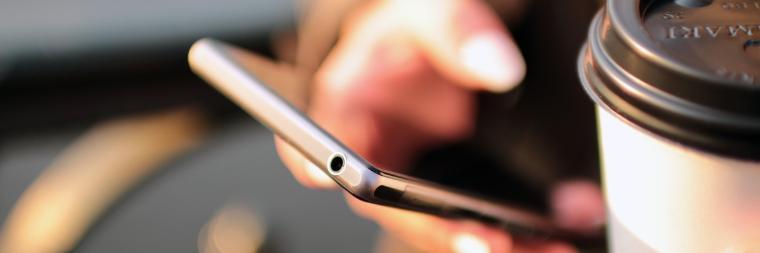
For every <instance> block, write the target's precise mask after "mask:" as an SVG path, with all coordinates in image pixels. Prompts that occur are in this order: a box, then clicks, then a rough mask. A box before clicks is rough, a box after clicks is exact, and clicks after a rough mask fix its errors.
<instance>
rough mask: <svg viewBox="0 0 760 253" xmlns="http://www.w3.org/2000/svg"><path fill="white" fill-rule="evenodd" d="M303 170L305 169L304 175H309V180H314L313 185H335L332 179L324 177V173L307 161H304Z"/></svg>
mask: <svg viewBox="0 0 760 253" xmlns="http://www.w3.org/2000/svg"><path fill="white" fill-rule="evenodd" d="M304 168H306V169H305V170H306V174H307V175H309V178H311V179H312V180H314V183H316V184H318V185H319V186H322V187H327V186H331V185H332V184H334V183H335V182H333V180H332V178H330V177H329V176H327V175H325V172H324V171H322V170H321V169H319V167H317V166H316V165H314V164H313V163H311V162H310V161H309V160H304Z"/></svg>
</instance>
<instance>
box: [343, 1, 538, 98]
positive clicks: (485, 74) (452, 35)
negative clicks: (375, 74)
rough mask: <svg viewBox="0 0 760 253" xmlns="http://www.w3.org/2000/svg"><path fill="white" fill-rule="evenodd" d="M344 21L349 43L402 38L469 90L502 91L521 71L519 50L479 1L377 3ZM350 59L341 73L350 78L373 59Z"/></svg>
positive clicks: (361, 44)
mask: <svg viewBox="0 0 760 253" xmlns="http://www.w3.org/2000/svg"><path fill="white" fill-rule="evenodd" d="M421 14H424V15H421ZM346 23H347V24H348V25H347V26H346V27H345V28H344V31H343V33H344V34H346V35H348V36H346V37H347V38H344V39H343V40H345V41H350V42H349V43H348V44H350V45H354V47H357V48H360V47H364V48H369V47H372V46H373V45H374V44H375V43H374V42H375V41H379V40H405V41H407V42H408V43H412V44H414V45H415V47H417V48H418V49H421V50H422V51H423V52H425V55H426V56H427V58H429V59H430V60H431V62H432V63H433V65H435V66H436V68H437V69H438V71H439V72H440V74H442V75H444V76H447V77H448V78H451V79H453V80H456V81H457V83H458V84H461V85H464V86H465V87H468V88H475V89H486V90H490V91H493V92H502V91H506V90H509V89H511V88H513V87H514V86H515V85H517V84H518V83H519V82H520V81H521V80H522V78H523V77H524V75H525V63H524V61H523V59H522V55H521V53H520V51H519V50H518V48H517V46H516V45H515V43H514V41H513V40H512V38H511V36H510V35H509V34H508V33H507V31H506V29H505V27H504V26H503V25H502V24H501V23H500V21H499V18H498V17H497V16H496V14H495V13H494V12H493V10H491V9H490V8H489V7H488V6H486V5H485V4H484V3H483V2H482V1H472V0H441V1H424V0H404V1H398V0H388V1H376V2H374V3H373V4H370V5H367V6H365V7H364V8H363V9H361V10H359V11H357V12H355V13H353V14H352V15H351V16H349V18H348V19H347V22H346ZM365 51H369V50H365ZM350 59H352V60H353V61H348V62H346V64H347V65H349V66H352V67H353V68H350V67H349V68H344V69H345V70H346V71H345V72H344V73H342V75H341V76H343V77H344V78H349V79H350V78H351V76H352V75H351V74H353V73H358V72H359V71H357V70H358V69H362V66H363V63H365V62H368V61H371V60H372V59H371V58H369V57H368V55H366V54H365V55H355V56H354V57H350ZM400 59H403V57H402V58H400Z"/></svg>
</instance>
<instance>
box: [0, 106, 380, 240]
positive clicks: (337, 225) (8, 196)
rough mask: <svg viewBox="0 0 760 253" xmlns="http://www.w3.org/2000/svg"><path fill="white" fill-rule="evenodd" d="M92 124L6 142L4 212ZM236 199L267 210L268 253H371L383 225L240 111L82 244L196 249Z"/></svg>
mask: <svg viewBox="0 0 760 253" xmlns="http://www.w3.org/2000/svg"><path fill="white" fill-rule="evenodd" d="M239 116H242V115H239ZM83 130H84V129H83V128H76V129H68V130H57V131H48V132H47V133H37V134H35V135H22V136H16V137H10V138H5V139H4V140H3V142H2V143H0V217H2V220H4V219H5V217H6V216H7V215H8V213H9V211H10V210H9V209H10V208H11V206H12V205H13V203H14V202H15V200H16V199H17V198H18V197H19V195H20V194H21V192H22V191H23V190H24V189H25V188H26V187H27V186H28V185H29V184H30V183H31V182H32V180H34V178H35V177H36V176H37V175H38V174H39V173H40V171H41V170H42V169H43V168H45V166H47V165H49V163H50V162H51V161H52V159H53V158H54V157H55V156H56V154H57V153H58V152H60V151H61V150H62V149H63V148H64V147H65V146H66V145H68V144H70V143H71V142H72V141H73V140H74V139H75V138H76V136H77V135H79V134H81V133H82V131H83ZM230 202H242V203H249V204H250V205H251V206H252V207H253V208H254V209H255V210H256V211H257V212H258V214H260V215H261V216H262V217H263V218H264V220H265V223H266V224H267V226H268V229H267V233H268V234H269V237H268V239H267V240H268V241H267V248H266V249H267V252H369V251H371V250H372V248H373V247H374V239H375V237H376V234H377V228H376V226H375V225H374V224H373V223H371V222H370V221H367V220H364V219H361V218H359V217H358V216H356V215H355V214H353V213H352V212H351V211H350V210H349V208H348V207H347V206H346V204H345V202H344V200H343V196H342V194H340V193H339V192H333V191H315V190H310V189H306V188H304V187H302V186H301V185H299V184H298V183H297V182H296V181H295V180H294V179H293V177H292V176H291V175H290V173H289V172H288V171H287V169H285V168H284V167H283V166H282V164H281V163H280V161H279V160H278V158H277V156H276V154H275V152H274V146H273V143H272V136H271V134H270V133H269V132H268V131H267V130H266V129H264V128H263V127H261V126H260V125H258V124H257V123H255V122H254V121H253V120H250V119H247V118H237V119H234V118H233V119H232V120H231V121H230V122H228V123H225V124H223V125H221V126H220V127H219V128H217V129H215V130H214V131H213V132H212V133H211V135H210V137H209V138H208V139H207V141H206V142H205V143H204V144H203V145H202V146H201V147H200V148H198V149H196V150H193V151H190V152H188V153H187V154H185V155H183V156H182V157H181V158H180V159H177V160H176V161H173V162H171V163H170V164H168V165H166V166H165V167H164V168H163V169H162V171H161V172H158V173H157V174H156V176H154V177H153V178H150V179H148V180H147V181H146V182H145V183H143V184H141V185H140V186H139V187H138V188H137V189H135V191H133V192H131V193H129V194H128V195H127V196H126V197H125V198H123V199H122V201H120V202H119V203H117V204H116V205H115V206H113V208H112V209H111V210H110V211H109V212H108V213H107V214H106V215H105V216H104V217H103V219H102V220H101V221H100V222H99V223H98V224H96V225H95V227H94V228H93V229H92V230H91V231H90V233H89V234H88V235H87V237H86V239H85V240H84V241H83V242H82V244H81V245H80V246H79V247H78V249H77V250H76V252H196V251H197V250H198V249H197V246H196V245H197V238H198V234H199V232H200V230H201V227H202V226H203V225H204V224H205V223H206V222H207V221H208V220H209V219H210V218H211V217H212V215H213V214H214V212H215V211H217V210H218V209H219V208H221V207H223V206H224V205H225V204H228V203H230ZM327 230H329V233H325V232H326V231H327ZM335 238H350V240H342V239H341V240H335Z"/></svg>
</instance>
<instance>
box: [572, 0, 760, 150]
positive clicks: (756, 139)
mask: <svg viewBox="0 0 760 253" xmlns="http://www.w3.org/2000/svg"><path fill="white" fill-rule="evenodd" d="M579 71H580V75H581V79H582V81H583V83H584V86H585V88H586V90H587V91H588V93H589V94H590V95H591V97H592V98H594V99H595V101H596V102H597V103H598V104H600V105H602V106H603V107H604V108H607V109H609V110H610V111H612V112H613V113H614V114H616V115H619V116H621V117H623V118H625V119H626V120H627V121H630V122H632V123H634V124H637V125H639V126H641V127H643V128H645V129H647V130H650V131H652V132H654V133H656V134H658V135H662V136H664V137H666V138H669V139H672V140H675V141H677V142H681V143H684V144H687V145H690V146H694V147H696V148H699V149H704V150H709V151H712V152H716V153H720V154H724V155H730V156H734V157H738V158H743V159H751V160H758V159H760V0H719V1H718V0H716V1H712V0H663V1H656V0H649V1H647V0H639V1H635V0H608V1H607V6H606V8H605V9H604V10H603V11H601V12H600V13H599V15H597V17H596V18H595V20H594V22H593V24H592V26H591V29H590V31H589V38H588V45H587V46H586V47H585V48H584V51H583V52H582V53H581V56H580V59H579Z"/></svg>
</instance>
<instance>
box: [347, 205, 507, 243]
mask: <svg viewBox="0 0 760 253" xmlns="http://www.w3.org/2000/svg"><path fill="white" fill-rule="evenodd" d="M346 197H347V201H348V203H349V204H350V206H351V207H352V208H353V209H354V211H356V212H357V213H359V214H360V215H363V216H365V217H367V218H369V219H372V220H375V221H377V222H378V224H380V225H381V226H382V227H383V228H384V229H385V230H387V231H388V232H389V233H392V234H394V235H396V236H397V237H398V238H401V239H402V240H405V241H406V242H407V243H409V244H410V245H414V246H415V247H417V248H419V249H421V250H424V251H425V252H457V253H458V252H462V253H481V252H509V250H510V248H511V247H512V240H511V238H510V237H509V235H507V234H506V233H505V232H504V231H502V230H499V229H495V228H490V227H487V226H485V225H483V224H480V223H476V222H471V221H451V220H445V219H442V218H438V217H434V216H430V215H426V214H422V213H418V212H411V211H406V210H401V209H396V208H390V207H384V206H378V205H373V204H369V203H366V202H362V201H361V200H358V199H356V198H354V197H352V196H346Z"/></svg>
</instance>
